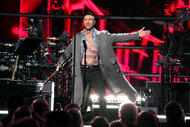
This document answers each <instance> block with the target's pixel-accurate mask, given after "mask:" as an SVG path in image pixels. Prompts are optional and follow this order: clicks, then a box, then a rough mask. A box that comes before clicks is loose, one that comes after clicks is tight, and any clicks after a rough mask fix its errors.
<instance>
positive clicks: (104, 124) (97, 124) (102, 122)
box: [91, 116, 109, 127]
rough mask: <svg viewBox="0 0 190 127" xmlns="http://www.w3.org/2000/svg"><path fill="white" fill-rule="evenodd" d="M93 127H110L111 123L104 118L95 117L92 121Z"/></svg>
mask: <svg viewBox="0 0 190 127" xmlns="http://www.w3.org/2000/svg"><path fill="white" fill-rule="evenodd" d="M91 125H92V127H109V122H108V120H107V118H106V117H104V116H95V117H94V118H93V119H92V121H91Z"/></svg>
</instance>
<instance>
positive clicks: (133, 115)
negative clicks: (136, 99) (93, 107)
mask: <svg viewBox="0 0 190 127" xmlns="http://www.w3.org/2000/svg"><path fill="white" fill-rule="evenodd" d="M118 113H119V118H120V119H121V121H122V122H123V123H124V124H125V125H126V126H128V127H134V126H135V124H136V122H137V117H138V107H137V106H136V105H135V104H133V103H124V104H121V105H120V108H119V111H118Z"/></svg>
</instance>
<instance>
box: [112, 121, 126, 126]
mask: <svg viewBox="0 0 190 127" xmlns="http://www.w3.org/2000/svg"><path fill="white" fill-rule="evenodd" d="M109 127H126V126H125V125H124V123H123V122H121V120H113V121H112V122H111V123H110V126H109Z"/></svg>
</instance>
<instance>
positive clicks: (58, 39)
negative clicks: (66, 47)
mask: <svg viewBox="0 0 190 127" xmlns="http://www.w3.org/2000/svg"><path fill="white" fill-rule="evenodd" d="M47 39H48V40H54V41H71V40H72V39H70V38H64V37H61V36H60V37H47Z"/></svg>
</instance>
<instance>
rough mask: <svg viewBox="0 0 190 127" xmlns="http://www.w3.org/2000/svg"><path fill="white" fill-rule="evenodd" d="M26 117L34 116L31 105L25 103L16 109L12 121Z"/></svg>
mask: <svg viewBox="0 0 190 127" xmlns="http://www.w3.org/2000/svg"><path fill="white" fill-rule="evenodd" d="M24 117H31V118H32V109H31V107H30V106H27V105H24V106H20V107H18V108H17V109H16V111H15V112H14V114H13V116H12V121H13V122H14V121H15V120H18V119H22V118H24Z"/></svg>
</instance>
